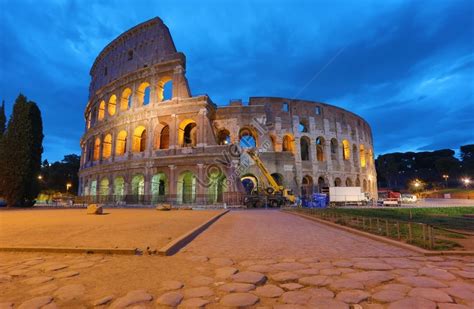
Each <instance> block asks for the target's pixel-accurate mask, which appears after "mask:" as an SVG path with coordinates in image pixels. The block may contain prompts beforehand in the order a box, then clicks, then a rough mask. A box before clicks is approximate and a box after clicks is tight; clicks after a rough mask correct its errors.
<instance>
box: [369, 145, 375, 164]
mask: <svg viewBox="0 0 474 309" xmlns="http://www.w3.org/2000/svg"><path fill="white" fill-rule="evenodd" d="M368 153H369V160H367V162H368V164H369V166H373V165H374V154H373V153H372V149H371V148H369V151H368Z"/></svg>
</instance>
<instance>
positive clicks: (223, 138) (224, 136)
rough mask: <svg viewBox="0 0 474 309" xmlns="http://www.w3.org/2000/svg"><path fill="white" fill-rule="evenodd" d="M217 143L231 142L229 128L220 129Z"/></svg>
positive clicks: (226, 143)
mask: <svg viewBox="0 0 474 309" xmlns="http://www.w3.org/2000/svg"><path fill="white" fill-rule="evenodd" d="M217 144H218V145H229V144H230V133H229V131H228V130H227V129H222V130H219V133H217Z"/></svg>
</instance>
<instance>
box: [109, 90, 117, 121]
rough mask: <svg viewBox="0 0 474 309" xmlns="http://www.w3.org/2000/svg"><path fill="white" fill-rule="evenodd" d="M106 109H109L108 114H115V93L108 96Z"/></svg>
mask: <svg viewBox="0 0 474 309" xmlns="http://www.w3.org/2000/svg"><path fill="white" fill-rule="evenodd" d="M107 109H108V110H109V115H110V116H113V115H115V112H116V110H117V96H116V95H115V94H113V95H111V96H110V99H109V105H108V108H107Z"/></svg>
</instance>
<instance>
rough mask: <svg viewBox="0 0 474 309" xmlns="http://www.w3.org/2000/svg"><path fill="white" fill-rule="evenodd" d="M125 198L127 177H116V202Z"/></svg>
mask: <svg viewBox="0 0 474 309" xmlns="http://www.w3.org/2000/svg"><path fill="white" fill-rule="evenodd" d="M124 198H125V179H124V178H123V177H122V176H118V177H115V179H114V200H115V201H116V202H120V201H123V200H124Z"/></svg>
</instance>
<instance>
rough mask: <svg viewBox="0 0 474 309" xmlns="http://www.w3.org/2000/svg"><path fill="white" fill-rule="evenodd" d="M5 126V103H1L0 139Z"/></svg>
mask: <svg viewBox="0 0 474 309" xmlns="http://www.w3.org/2000/svg"><path fill="white" fill-rule="evenodd" d="M6 125H7V117H6V116H5V101H2V106H1V107H0V138H1V137H2V136H3V133H5V130H6Z"/></svg>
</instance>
